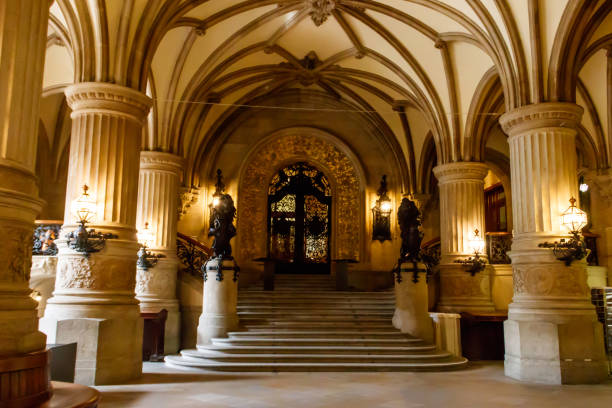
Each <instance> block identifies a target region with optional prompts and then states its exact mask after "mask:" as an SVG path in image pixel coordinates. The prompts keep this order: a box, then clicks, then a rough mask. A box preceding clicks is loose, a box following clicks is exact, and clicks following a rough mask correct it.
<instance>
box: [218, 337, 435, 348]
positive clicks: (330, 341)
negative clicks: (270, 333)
mask: <svg viewBox="0 0 612 408" xmlns="http://www.w3.org/2000/svg"><path fill="white" fill-rule="evenodd" d="M211 342H212V344H214V345H217V346H218V345H234V346H256V345H260V346H346V345H353V346H381V347H382V346H406V345H410V344H421V343H422V342H423V341H422V340H420V339H410V338H399V339H397V338H396V339H388V338H384V339H367V338H346V337H337V338H334V337H329V338H327V337H323V338H317V337H308V338H269V339H268V338H261V337H258V336H256V335H252V337H248V336H243V337H240V338H215V339H212V340H211Z"/></svg>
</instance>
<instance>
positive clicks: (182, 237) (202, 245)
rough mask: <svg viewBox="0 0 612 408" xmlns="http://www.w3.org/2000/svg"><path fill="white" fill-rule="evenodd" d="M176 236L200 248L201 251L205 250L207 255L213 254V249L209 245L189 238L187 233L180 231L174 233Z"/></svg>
mask: <svg viewBox="0 0 612 408" xmlns="http://www.w3.org/2000/svg"><path fill="white" fill-rule="evenodd" d="M176 238H177V239H180V240H183V241H186V242H188V243H189V244H191V245H193V246H195V247H197V248H198V249H200V250H202V251H203V252H205V253H206V254H207V255H208V256H212V255H213V250H212V249H211V248H209V247H207V246H206V245H204V244H203V243H202V242H200V241H198V240H197V239H194V238H191V237H190V236H188V235H185V234H182V233H180V232H177V233H176Z"/></svg>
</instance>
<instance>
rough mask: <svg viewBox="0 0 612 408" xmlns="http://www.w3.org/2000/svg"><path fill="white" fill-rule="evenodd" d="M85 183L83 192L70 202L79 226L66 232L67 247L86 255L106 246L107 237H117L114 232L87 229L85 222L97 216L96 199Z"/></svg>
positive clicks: (89, 221)
mask: <svg viewBox="0 0 612 408" xmlns="http://www.w3.org/2000/svg"><path fill="white" fill-rule="evenodd" d="M88 191H89V187H87V184H84V185H83V193H82V194H81V195H80V196H79V198H77V199H76V200H74V201H73V202H72V203H71V211H72V213H73V215H74V216H75V217H76V218H77V221H78V223H79V226H78V227H77V229H76V230H74V231H71V232H69V233H68V234H66V238H67V240H68V247H69V248H71V249H73V250H74V251H76V252H79V253H82V254H84V255H85V256H86V257H88V256H89V255H90V254H92V253H94V252H99V251H100V250H102V249H103V248H104V247H105V246H106V240H107V239H116V238H119V237H118V236H117V235H115V234H111V233H103V232H96V230H95V229H93V228H91V229H89V230H88V229H87V224H88V223H91V222H93V221H94V220H95V219H96V216H97V212H96V209H97V204H96V201H95V200H94V199H93V198H92V197H91V195H90V194H89V192H88Z"/></svg>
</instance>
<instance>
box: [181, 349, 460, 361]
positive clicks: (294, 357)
mask: <svg viewBox="0 0 612 408" xmlns="http://www.w3.org/2000/svg"><path fill="white" fill-rule="evenodd" d="M181 356H182V357H184V358H187V359H193V360H200V359H206V360H209V361H227V362H327V363H338V362H379V363H382V362H388V363H391V362H418V361H436V360H438V361H440V360H444V359H448V358H449V357H451V354H450V353H448V352H436V351H434V352H426V353H414V354H361V353H358V354H356V353H353V354H348V353H346V354H333V353H328V354H310V353H299V354H291V353H285V354H277V353H269V354H268V353H253V354H247V353H242V354H229V353H223V352H210V351H199V350H183V351H181Z"/></svg>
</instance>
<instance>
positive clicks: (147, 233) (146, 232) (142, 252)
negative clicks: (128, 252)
mask: <svg viewBox="0 0 612 408" xmlns="http://www.w3.org/2000/svg"><path fill="white" fill-rule="evenodd" d="M138 242H140V244H141V246H140V249H139V250H138V262H137V265H138V266H139V267H141V268H143V269H149V268H152V267H154V266H155V265H157V261H158V260H159V259H160V258H165V255H162V254H154V253H152V252H151V251H148V250H147V247H150V246H152V245H153V244H154V243H155V233H154V232H153V231H152V230H151V229H150V228H149V223H148V222H145V225H144V228H143V229H142V230H139V231H138Z"/></svg>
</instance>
